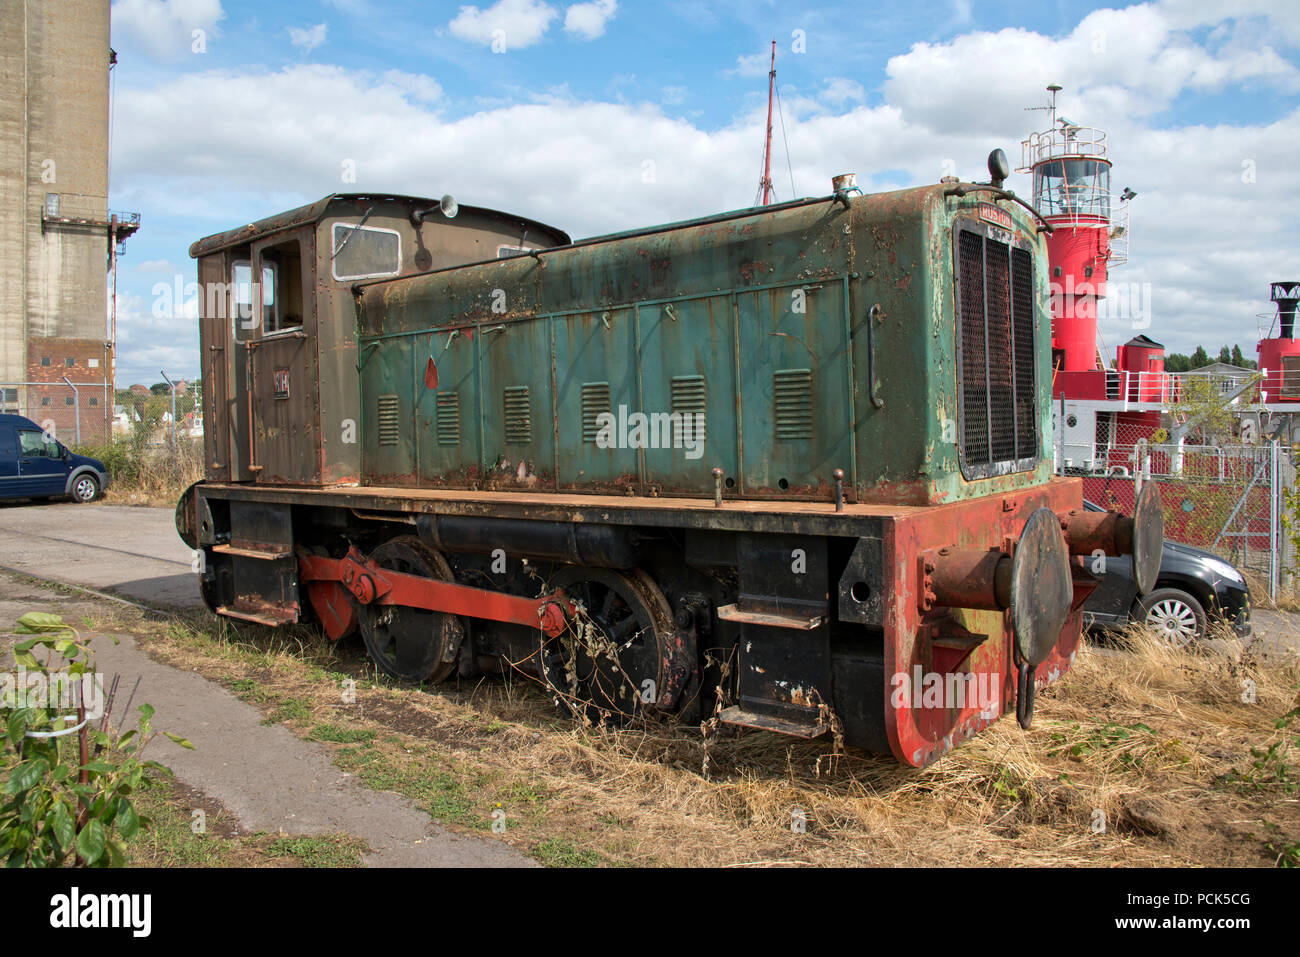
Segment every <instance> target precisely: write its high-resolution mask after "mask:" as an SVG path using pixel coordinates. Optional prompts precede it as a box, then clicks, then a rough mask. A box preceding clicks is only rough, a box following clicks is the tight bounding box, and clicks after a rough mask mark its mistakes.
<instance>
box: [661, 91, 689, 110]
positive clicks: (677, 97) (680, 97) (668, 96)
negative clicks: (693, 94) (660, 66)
mask: <svg viewBox="0 0 1300 957" xmlns="http://www.w3.org/2000/svg"><path fill="white" fill-rule="evenodd" d="M688 92H689V91H688V90H687V89H686V87H684V86H666V87H664V88H663V100H664V105H665V106H678V105H680V104H682V103H684V102H686V94H687V93H688Z"/></svg>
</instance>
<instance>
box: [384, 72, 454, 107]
mask: <svg viewBox="0 0 1300 957" xmlns="http://www.w3.org/2000/svg"><path fill="white" fill-rule="evenodd" d="M384 81H385V82H386V83H387V84H388V85H389V86H391V87H395V88H396V89H398V90H401V91H402V93H404V94H405V95H406V96H408V97H410V98H411V99H413V100H417V101H419V102H421V103H432V102H434V101H435V100H439V99H441V98H442V87H441V86H439V85H438V83H437V82H436V81H435V80H434V79H433V78H432V77H427V76H425V75H424V74H422V73H403V72H402V71H401V70H388V71H387V72H385V73H384Z"/></svg>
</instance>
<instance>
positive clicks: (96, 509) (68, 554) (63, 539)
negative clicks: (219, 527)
mask: <svg viewBox="0 0 1300 957" xmlns="http://www.w3.org/2000/svg"><path fill="white" fill-rule="evenodd" d="M192 561H193V556H192V554H191V552H190V549H189V547H188V546H187V545H186V544H185V543H184V542H182V541H181V540H180V537H179V536H178V535H177V534H176V527H175V525H174V524H173V518H172V512H171V510H170V509H165V508H137V507H133V506H127V505H98V504H95V505H75V504H72V503H70V502H63V503H58V504H31V505H27V504H0V566H3V567H5V568H10V569H13V570H14V571H19V572H25V573H27V574H29V575H35V576H38V577H40V578H48V579H52V580H54V581H59V582H64V583H67V584H71V585H82V586H85V587H88V588H94V589H96V590H99V591H106V592H110V593H112V594H117V595H121V596H122V597H124V598H135V599H139V600H141V601H145V602H149V603H151V604H155V605H162V606H166V607H169V608H191V607H199V606H202V604H203V602H202V600H201V599H200V598H199V585H198V576H197V575H196V574H195V573H194V571H193V570H192V566H191V562H192Z"/></svg>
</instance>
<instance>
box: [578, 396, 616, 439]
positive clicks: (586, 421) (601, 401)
mask: <svg viewBox="0 0 1300 957" xmlns="http://www.w3.org/2000/svg"><path fill="white" fill-rule="evenodd" d="M609 411H610V406H609V383H608V382H584V383H583V384H582V441H584V442H591V443H593V444H594V443H595V441H596V435H597V433H598V432H600V425H599V424H598V423H597V422H596V418H597V416H599V415H600V414H601V413H602V412H609Z"/></svg>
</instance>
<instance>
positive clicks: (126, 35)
mask: <svg viewBox="0 0 1300 957" xmlns="http://www.w3.org/2000/svg"><path fill="white" fill-rule="evenodd" d="M110 16H111V19H112V32H113V42H114V43H115V44H116V43H119V42H121V41H122V40H125V41H126V42H127V43H132V42H134V43H138V44H139V45H140V47H141V48H142V49H143V50H144V52H145V53H146V54H147V55H148V56H150V57H152V58H153V59H155V60H162V61H169V62H171V61H176V60H180V59H182V58H184V57H186V56H189V55H191V54H192V52H193V45H194V42H195V41H194V31H195V30H203V31H205V33H209V34H210V33H214V32H215V27H216V24H217V22H218V21H219V20H221V19H223V18H224V17H225V13H224V12H223V11H222V9H221V0H116V2H115V3H114V4H113V6H112V8H111V14H110Z"/></svg>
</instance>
